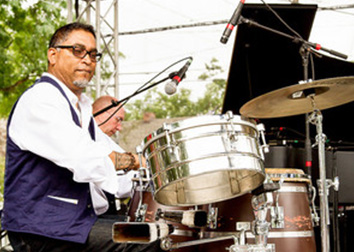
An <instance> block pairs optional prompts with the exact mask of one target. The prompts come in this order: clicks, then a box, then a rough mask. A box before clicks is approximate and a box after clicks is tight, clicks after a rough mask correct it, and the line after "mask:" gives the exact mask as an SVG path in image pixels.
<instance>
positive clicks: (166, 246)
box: [160, 235, 238, 251]
mask: <svg viewBox="0 0 354 252" xmlns="http://www.w3.org/2000/svg"><path fill="white" fill-rule="evenodd" d="M229 239H232V240H233V241H236V242H237V239H238V238H237V236H235V235H227V236H219V237H214V238H206V239H198V240H193V241H186V242H177V243H173V242H172V240H171V238H170V237H165V238H162V239H161V243H160V247H161V249H163V250H165V251H169V250H174V249H179V248H184V247H190V246H196V245H201V244H206V243H211V242H219V241H225V240H229Z"/></svg>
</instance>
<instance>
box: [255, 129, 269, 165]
mask: <svg viewBox="0 0 354 252" xmlns="http://www.w3.org/2000/svg"><path fill="white" fill-rule="evenodd" d="M257 129H258V132H259V134H260V137H261V140H262V142H261V149H262V150H263V152H262V151H261V153H262V154H263V153H268V152H269V145H268V144H267V142H266V139H265V134H264V132H265V127H264V124H263V123H259V124H257ZM263 160H264V157H263Z"/></svg>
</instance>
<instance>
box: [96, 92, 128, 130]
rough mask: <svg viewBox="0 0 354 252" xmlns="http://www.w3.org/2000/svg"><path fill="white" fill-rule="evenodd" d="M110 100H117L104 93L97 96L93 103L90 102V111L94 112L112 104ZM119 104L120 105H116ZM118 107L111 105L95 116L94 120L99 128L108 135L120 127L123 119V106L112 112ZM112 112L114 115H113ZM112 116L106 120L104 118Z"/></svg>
mask: <svg viewBox="0 0 354 252" xmlns="http://www.w3.org/2000/svg"><path fill="white" fill-rule="evenodd" d="M112 101H113V102H115V101H117V99H116V98H114V97H112V96H109V95H104V96H101V97H99V98H98V99H97V100H96V101H95V102H94V103H93V104H92V112H93V113H94V114H95V113H96V112H98V111H100V110H102V109H104V108H106V107H108V106H110V105H112ZM118 106H120V105H118ZM117 108H118V107H113V108H111V109H109V110H107V111H105V112H103V113H101V114H99V115H98V116H96V117H95V121H96V122H97V124H98V126H99V127H100V129H101V130H102V131H103V132H104V133H106V134H107V135H108V136H112V135H113V134H114V133H116V132H117V130H118V131H119V130H121V129H122V125H121V122H122V121H123V120H124V115H125V111H124V108H120V109H119V110H118V111H117V112H116V113H115V114H114V112H115V111H116V110H117ZM113 114H114V115H113ZM112 115H113V116H112ZM110 116H112V117H111V118H110V119H109V120H108V121H107V122H106V120H107V119H108V118H109V117H110Z"/></svg>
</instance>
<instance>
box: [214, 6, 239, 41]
mask: <svg viewBox="0 0 354 252" xmlns="http://www.w3.org/2000/svg"><path fill="white" fill-rule="evenodd" d="M244 4H245V0H240V2H239V3H238V5H237V8H236V10H235V12H234V14H232V17H231V19H230V21H229V23H228V24H227V25H226V28H225V30H224V33H223V34H222V36H221V39H220V42H221V43H223V44H226V43H227V41H228V40H229V37H230V35H231V32H232V30H233V29H234V27H235V26H236V25H237V23H238V21H239V20H240V17H241V11H242V8H243V5H244Z"/></svg>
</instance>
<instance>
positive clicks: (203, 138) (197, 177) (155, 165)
mask: <svg viewBox="0 0 354 252" xmlns="http://www.w3.org/2000/svg"><path fill="white" fill-rule="evenodd" d="M143 145H144V147H143V154H144V156H145V157H146V159H147V161H148V165H149V169H150V172H151V174H152V178H151V180H152V183H153V186H154V199H155V200H156V201H157V202H159V203H160V204H163V205H168V206H190V205H200V204H209V203H212V202H218V201H223V200H226V199H229V198H233V197H236V196H239V195H243V194H245V193H247V192H249V191H251V190H253V189H255V188H256V187H258V186H259V185H261V184H262V183H263V181H264V179H265V173H264V166H263V163H264V160H263V152H262V148H261V147H260V143H259V131H258V129H257V125H256V123H255V121H253V120H251V119H248V118H245V117H241V116H238V115H233V114H232V113H231V112H228V113H227V114H225V115H215V116H214V115H210V116H200V117H194V118H190V119H186V120H183V121H179V122H175V123H172V124H164V125H163V127H161V128H159V129H158V130H156V131H155V132H152V133H151V134H150V135H148V136H147V137H145V139H144V142H143Z"/></svg>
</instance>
